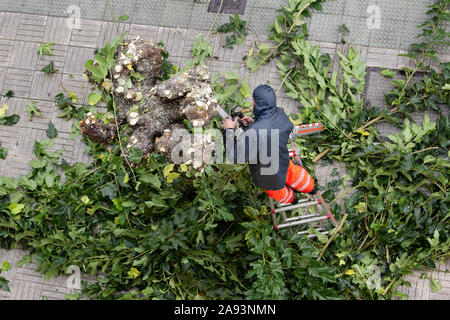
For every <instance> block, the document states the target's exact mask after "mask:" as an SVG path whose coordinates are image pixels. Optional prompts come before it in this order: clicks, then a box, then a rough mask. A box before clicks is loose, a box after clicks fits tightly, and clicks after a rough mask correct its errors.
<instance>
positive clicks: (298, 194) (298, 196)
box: [291, 190, 303, 205]
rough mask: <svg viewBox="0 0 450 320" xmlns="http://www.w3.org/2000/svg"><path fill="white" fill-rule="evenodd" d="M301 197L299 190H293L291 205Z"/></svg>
mask: <svg viewBox="0 0 450 320" xmlns="http://www.w3.org/2000/svg"><path fill="white" fill-rule="evenodd" d="M302 198H303V197H302V196H301V192H298V191H295V190H294V200H292V202H291V205H295V204H297V203H298V201H299V200H300V199H302Z"/></svg>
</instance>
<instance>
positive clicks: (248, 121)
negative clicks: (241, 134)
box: [239, 116, 255, 127]
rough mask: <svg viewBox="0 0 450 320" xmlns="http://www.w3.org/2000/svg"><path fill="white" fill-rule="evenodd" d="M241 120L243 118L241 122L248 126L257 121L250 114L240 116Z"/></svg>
mask: <svg viewBox="0 0 450 320" xmlns="http://www.w3.org/2000/svg"><path fill="white" fill-rule="evenodd" d="M239 120H241V123H242V124H243V125H244V127H246V126H248V125H249V124H250V123H253V122H255V120H253V119H252V118H250V117H248V116H244V117H242V118H240V119H239Z"/></svg>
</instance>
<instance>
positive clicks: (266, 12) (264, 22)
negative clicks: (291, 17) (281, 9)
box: [241, 7, 278, 34]
mask: <svg viewBox="0 0 450 320" xmlns="http://www.w3.org/2000/svg"><path fill="white" fill-rule="evenodd" d="M246 15H247V16H248V17H246V16H244V17H243V18H241V19H243V20H246V21H248V26H249V27H250V28H251V31H252V32H255V33H257V34H269V28H270V23H271V22H273V21H274V20H275V18H276V17H277V16H278V13H277V12H276V11H275V10H273V9H271V8H257V7H249V8H247V10H246ZM269 21H270V22H269Z"/></svg>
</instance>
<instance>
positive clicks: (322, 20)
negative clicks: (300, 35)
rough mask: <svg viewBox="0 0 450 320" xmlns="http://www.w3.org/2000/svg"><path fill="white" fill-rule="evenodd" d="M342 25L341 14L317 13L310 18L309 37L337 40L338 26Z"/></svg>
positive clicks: (328, 40) (317, 39) (321, 39)
mask: <svg viewBox="0 0 450 320" xmlns="http://www.w3.org/2000/svg"><path fill="white" fill-rule="evenodd" d="M340 25H342V16H340V15H332V14H324V13H317V14H314V15H313V16H312V18H311V26H310V28H309V33H310V35H309V39H311V40H316V41H319V40H320V41H325V42H338V41H339V40H340V37H339V31H338V29H339V26H340Z"/></svg>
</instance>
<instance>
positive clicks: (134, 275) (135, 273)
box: [128, 268, 141, 279]
mask: <svg viewBox="0 0 450 320" xmlns="http://www.w3.org/2000/svg"><path fill="white" fill-rule="evenodd" d="M140 274H141V272H140V271H139V270H138V269H136V268H131V269H130V271H128V276H129V277H130V278H133V279H134V278H137V277H139V275H140Z"/></svg>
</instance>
